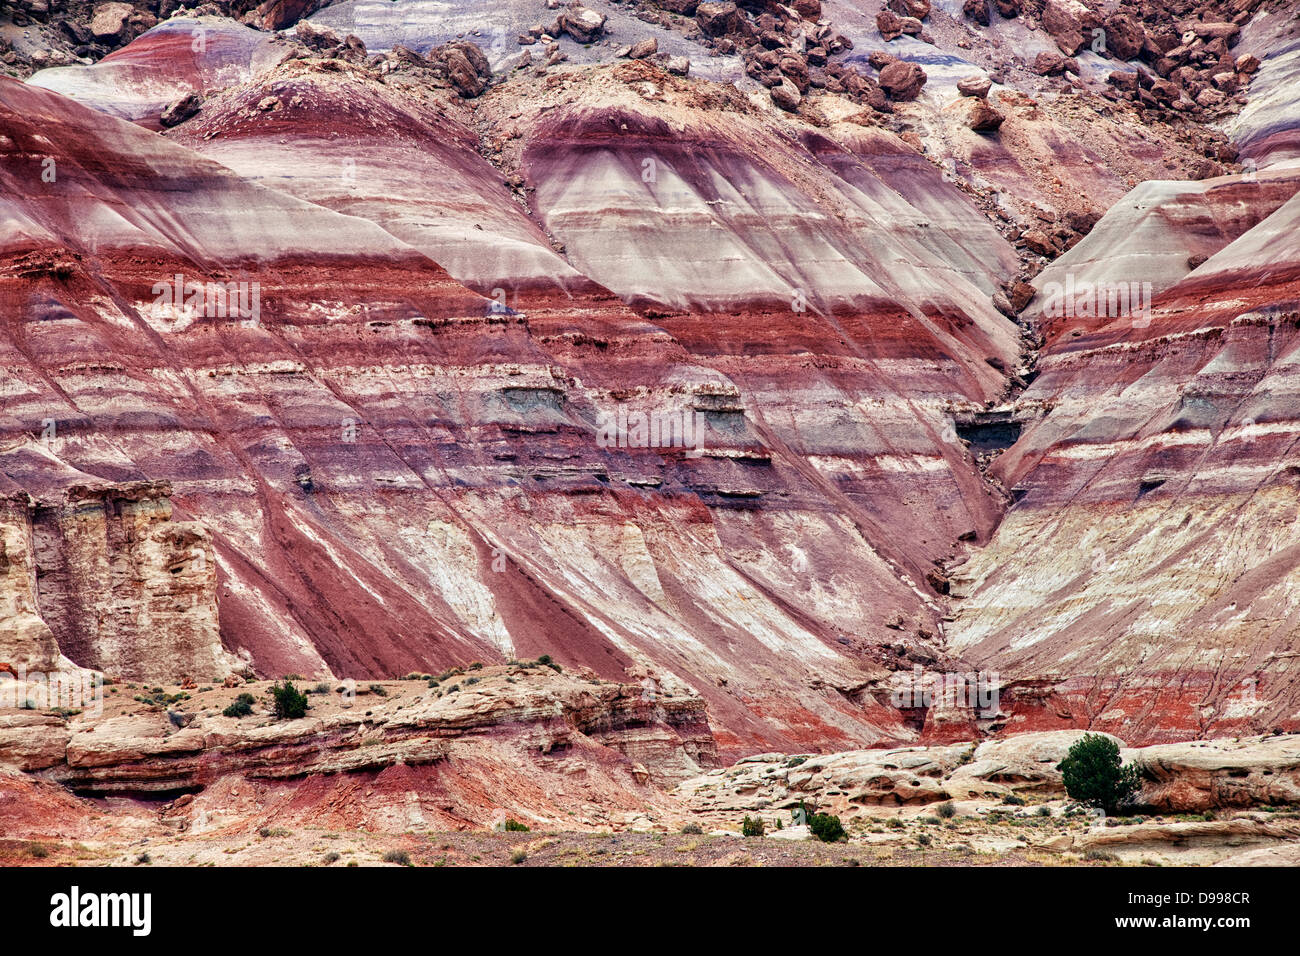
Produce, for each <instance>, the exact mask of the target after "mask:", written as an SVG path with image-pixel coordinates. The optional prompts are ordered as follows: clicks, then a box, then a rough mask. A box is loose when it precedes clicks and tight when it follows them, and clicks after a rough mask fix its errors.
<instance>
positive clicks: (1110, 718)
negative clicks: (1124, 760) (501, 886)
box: [0, 0, 1300, 790]
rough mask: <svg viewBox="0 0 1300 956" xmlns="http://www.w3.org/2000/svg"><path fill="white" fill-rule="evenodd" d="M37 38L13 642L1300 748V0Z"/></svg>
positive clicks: (974, 731)
mask: <svg viewBox="0 0 1300 956" xmlns="http://www.w3.org/2000/svg"><path fill="white" fill-rule="evenodd" d="M4 17H7V18H8V19H7V20H5V21H4V24H3V31H2V32H0V38H2V40H0V64H3V70H4V72H5V73H7V74H9V75H8V76H4V77H0V183H2V184H3V190H0V356H2V362H0V364H2V366H3V370H4V376H3V382H2V387H0V659H3V660H5V661H8V662H10V663H11V664H12V665H13V666H14V668H15V669H17V668H18V667H20V666H21V667H22V668H25V669H26V670H27V671H30V672H64V673H80V672H81V670H82V669H91V670H94V671H96V672H102V673H105V674H108V675H110V676H111V677H113V678H117V679H119V680H124V681H132V682H141V683H142V684H152V683H178V682H180V681H181V680H182V679H186V678H188V679H191V680H192V681H193V682H197V683H205V682H206V683H212V684H220V683H222V682H223V681H225V680H226V679H227V678H228V677H231V676H232V675H238V676H239V677H246V678H250V679H251V678H274V677H279V676H282V675H285V674H299V675H303V676H304V677H305V678H307V679H309V680H311V681H315V680H329V681H333V680H342V679H355V680H359V681H362V682H369V681H371V680H381V679H391V678H395V677H399V676H401V675H405V674H407V673H409V672H416V673H422V672H427V673H437V672H442V671H446V670H448V669H451V668H456V667H462V668H463V667H467V666H468V665H469V664H471V663H472V662H483V663H485V664H487V665H489V666H508V663H509V662H512V661H516V660H523V659H533V658H537V657H539V656H541V655H549V657H550V658H553V659H554V660H555V661H556V662H558V663H559V664H561V665H562V666H563V667H564V668H566V670H572V671H577V672H579V673H581V674H583V675H585V676H584V678H583V679H584V680H591V681H596V682H606V683H608V684H619V685H632V686H637V685H640V686H645V687H648V688H651V690H650V691H649V693H651V694H652V695H655V694H658V695H665V696H667V697H669V698H672V699H678V698H681V699H690V700H693V701H698V705H696V704H692V705H691V706H692V708H694V709H692V710H691V716H690V720H689V724H690V732H689V734H686V736H687V737H689V738H690V739H691V740H692V741H694V742H693V743H692V744H691V747H690V751H691V754H692V756H691V760H692V761H693V762H697V764H698V765H697V766H696V769H700V768H703V767H707V766H711V765H713V764H716V763H717V762H719V761H722V762H729V761H731V760H734V759H735V758H737V757H740V756H743V755H747V754H755V753H760V752H764V751H780V752H798V751H803V752H813V751H817V752H828V751H851V750H857V749H861V748H864V747H871V746H886V745H896V744H907V743H916V742H922V743H927V744H930V743H933V744H938V745H943V744H947V743H950V742H953V741H970V740H975V739H978V738H981V737H984V736H987V735H993V736H999V735H1007V734H1011V733H1017V732H1023V731H1055V730H1070V729H1080V728H1091V729H1097V730H1102V731H1106V732H1110V733H1113V734H1116V735H1117V736H1119V737H1120V738H1122V739H1123V740H1124V741H1126V742H1127V743H1129V744H1131V745H1134V746H1139V745H1152V744H1163V743H1169V742H1176V741H1187V740H1192V739H1198V738H1204V737H1214V736H1227V735H1235V734H1258V733H1269V732H1272V731H1274V730H1282V731H1297V730H1300V664H1298V663H1297V661H1298V659H1300V623H1298V622H1297V618H1296V613H1297V612H1296V599H1297V595H1298V594H1300V516H1298V515H1297V492H1298V490H1300V445H1297V438H1300V424H1297V410H1298V409H1300V398H1298V397H1297V394H1296V392H1297V386H1296V382H1295V372H1294V369H1295V368H1296V362H1297V355H1300V352H1297V348H1298V347H1300V335H1297V328H1298V326H1300V228H1297V227H1298V226H1300V196H1297V193H1298V192H1300V166H1298V165H1297V161H1298V160H1300V84H1297V83H1296V76H1297V71H1300V21H1297V19H1296V8H1295V5H1294V4H1293V3H1289V2H1285V0H1232V2H1220V0H1207V2H1192V0H1125V2H1122V3H1111V2H1108V0H1089V2H1088V3H1084V2H1079V0H1048V2H1046V3H1043V2H1041V0H996V2H990V3H983V2H981V0H968V2H966V3H960V2H957V0H941V2H935V3H931V2H929V0H890V3H889V4H888V5H882V4H880V3H878V2H877V0H852V2H851V0H825V2H820V3H819V2H817V0H798V2H795V3H793V4H789V5H786V4H781V3H777V2H775V0H746V2H744V3H741V4H739V5H737V4H734V3H707V2H706V3H696V2H694V0H640V2H637V3H619V2H605V0H590V2H589V3H587V5H586V6H581V5H563V6H562V5H559V4H557V3H555V2H554V0H551V2H549V3H547V2H543V0H492V2H474V3H470V2H465V3H457V2H453V3H449V4H427V3H420V2H417V0H393V2H388V0H385V2H383V3H368V2H362V0H347V2H343V3H337V4H333V5H328V6H327V5H323V4H321V3H319V2H315V0H301V2H292V0H267V2H265V3H262V4H260V5H258V4H255V3H252V2H249V0H221V2H218V3H206V4H204V5H203V6H201V7H197V8H194V9H188V8H181V7H180V6H178V4H177V3H175V2H174V0H142V2H137V3H133V4H127V3H100V4H93V5H92V4H86V3H81V2H79V0H8V2H7V3H6V4H0V18H4ZM1121 283H1122V284H1123V286H1124V288H1125V290H1128V289H1130V288H1132V289H1135V290H1136V291H1135V292H1134V300H1133V302H1132V303H1130V304H1129V306H1127V307H1125V308H1123V309H1113V308H1109V307H1103V308H1100V309H1099V308H1097V307H1095V300H1089V299H1087V297H1086V296H1085V295H1084V294H1083V293H1081V292H1080V291H1079V290H1080V289H1082V288H1083V287H1084V285H1085V284H1087V286H1088V287H1089V288H1092V289H1097V288H1100V289H1102V290H1103V294H1102V296H1101V301H1102V302H1103V305H1104V304H1105V294H1104V290H1106V289H1107V288H1112V287H1118V285H1119V284H1121ZM196 288H197V289H199V290H200V295H199V299H200V300H201V301H202V303H203V304H202V306H201V307H199V308H189V309H187V308H186V302H187V301H189V302H191V303H192V302H193V301H194V300H193V299H192V297H191V295H192V290H193V289H196ZM1065 289H1068V290H1071V291H1070V292H1069V294H1068V296H1067V299H1068V301H1066V302H1065V306H1066V307H1064V308H1063V307H1062V302H1063V300H1062V298H1061V295H1060V292H1061V290H1065ZM1088 301H1094V305H1093V306H1088V305H1087V304H1086V303H1087V302H1088ZM641 413H647V414H648V413H653V414H654V415H655V416H657V420H658V421H659V422H660V423H667V425H666V426H665V427H669V426H671V427H673V428H676V429H677V430H678V431H677V432H676V433H674V434H678V433H681V432H682V430H683V429H687V430H689V434H690V436H691V440H690V441H669V442H666V443H659V445H658V446H657V447H656V446H655V445H654V444H653V443H651V445H650V447H644V446H645V445H646V444H647V443H645V442H638V441H636V440H633V441H630V442H620V441H614V442H610V441H609V440H607V439H608V437H609V436H608V423H609V422H611V421H613V422H618V421H620V420H622V421H630V420H631V419H629V418H628V417H627V416H629V415H637V414H641ZM620 415H622V416H623V418H621V419H620ZM918 669H919V670H918ZM976 671H981V672H985V673H994V674H997V675H999V680H1000V688H1001V696H1000V701H999V703H998V706H997V708H996V709H995V710H992V711H988V712H978V711H976V710H974V709H972V708H970V707H951V706H938V705H934V706H925V705H915V706H914V705H909V706H900V705H899V704H898V701H899V699H900V697H899V692H901V691H907V690H909V689H910V687H911V685H912V683H913V682H914V681H915V680H916V675H917V674H918V673H924V674H944V673H967V672H976ZM596 686H601V685H600V684H599V683H597V684H596ZM606 705H607V704H601V705H599V706H606ZM566 706H567V705H566ZM611 713H614V711H611ZM611 719H613V718H611ZM638 719H639V720H641V719H642V718H638ZM645 719H646V720H649V723H650V724H653V725H655V726H657V727H659V729H658V730H655V731H654V733H656V734H659V733H661V732H662V733H665V734H668V733H670V732H671V736H672V738H673V739H676V738H677V737H678V736H679V730H675V729H672V728H671V727H669V725H668V724H664V722H663V721H658V722H657V723H656V721H654V720H651V719H649V718H645ZM683 719H684V718H683ZM617 722H618V721H617V720H615V723H617ZM664 728H667V729H664ZM156 729H157V731H158V734H159V735H162V736H167V734H169V733H170V731H168V730H167V729H166V728H165V727H162V726H161V725H160V727H159V728H156ZM150 733H151V734H152V733H153V731H150ZM683 733H684V732H683ZM674 746H676V744H674ZM615 750H618V748H617V747H615ZM620 752H621V751H620ZM72 777H76V781H80V782H76V781H74V784H70V785H74V789H87V790H96V789H97V788H99V787H101V786H102V782H100V783H95V784H94V785H92V783H91V782H87V781H88V780H89V778H86V779H83V778H82V777H77V776H76V775H75V774H73V775H72ZM72 777H69V778H68V779H70V780H71V779H72ZM60 779H62V778H60ZM183 786H184V787H188V786H190V783H185V784H183Z"/></svg>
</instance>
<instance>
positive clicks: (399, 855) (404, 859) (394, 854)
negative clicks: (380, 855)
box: [384, 850, 411, 866]
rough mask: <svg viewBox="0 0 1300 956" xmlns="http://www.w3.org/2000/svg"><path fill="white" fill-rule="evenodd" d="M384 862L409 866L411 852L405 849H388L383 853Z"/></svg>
mask: <svg viewBox="0 0 1300 956" xmlns="http://www.w3.org/2000/svg"><path fill="white" fill-rule="evenodd" d="M384 862H385V863H396V864H397V865H398V866H410V865H411V854H409V853H407V852H406V851H405V850H389V851H388V852H387V853H385V854H384Z"/></svg>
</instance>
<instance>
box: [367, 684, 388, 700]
mask: <svg viewBox="0 0 1300 956" xmlns="http://www.w3.org/2000/svg"><path fill="white" fill-rule="evenodd" d="M370 693H372V694H375V695H377V696H379V697H387V696H388V691H387V689H385V687H384V685H383V684H371V685H370Z"/></svg>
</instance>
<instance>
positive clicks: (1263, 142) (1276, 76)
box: [1227, 4, 1300, 168]
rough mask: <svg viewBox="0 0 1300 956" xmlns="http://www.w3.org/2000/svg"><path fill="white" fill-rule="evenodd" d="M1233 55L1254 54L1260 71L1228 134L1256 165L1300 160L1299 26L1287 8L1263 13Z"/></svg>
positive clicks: (1252, 24) (1253, 23)
mask: <svg viewBox="0 0 1300 956" xmlns="http://www.w3.org/2000/svg"><path fill="white" fill-rule="evenodd" d="M1234 52H1235V53H1237V54H1238V55H1242V56H1245V55H1253V56H1255V57H1257V58H1258V59H1259V61H1260V68H1259V72H1258V73H1256V74H1255V76H1254V78H1253V79H1252V81H1251V84H1250V100H1249V102H1247V103H1246V105H1245V106H1244V107H1242V110H1241V113H1240V114H1238V115H1237V116H1236V117H1234V118H1233V120H1232V121H1231V122H1230V123H1229V124H1228V127H1227V131H1228V133H1229V135H1231V136H1232V138H1233V140H1234V141H1235V142H1236V143H1237V145H1238V146H1239V147H1240V149H1241V153H1242V156H1244V157H1247V158H1249V159H1250V160H1252V161H1253V162H1254V163H1255V164H1256V165H1257V166H1259V167H1260V168H1263V167H1265V166H1270V165H1275V164H1280V163H1290V164H1294V162H1295V161H1297V160H1300V27H1298V26H1297V23H1296V19H1295V11H1294V10H1292V9H1288V8H1287V6H1286V5H1285V4H1283V5H1279V6H1278V7H1277V8H1276V9H1274V10H1261V11H1259V12H1258V13H1257V14H1256V15H1255V17H1254V18H1253V19H1252V20H1251V22H1250V23H1248V24H1247V25H1246V26H1245V27H1244V28H1243V30H1242V36H1241V42H1240V43H1239V44H1238V45H1237V48H1236V50H1234Z"/></svg>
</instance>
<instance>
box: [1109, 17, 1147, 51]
mask: <svg viewBox="0 0 1300 956" xmlns="http://www.w3.org/2000/svg"><path fill="white" fill-rule="evenodd" d="M1103 26H1104V28H1105V31H1106V33H1105V37H1106V52H1107V53H1109V54H1110V55H1111V56H1113V57H1114V58H1115V59H1117V60H1132V59H1133V58H1134V57H1136V56H1137V55H1138V54H1139V53H1141V52H1142V47H1143V46H1144V45H1145V43H1146V31H1145V30H1143V29H1142V24H1140V23H1138V22H1137V21H1136V20H1134V19H1133V18H1132V17H1131V16H1129V15H1128V14H1127V13H1113V14H1111V15H1110V16H1109V17H1107V18H1106V20H1105V23H1104V24H1103Z"/></svg>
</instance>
